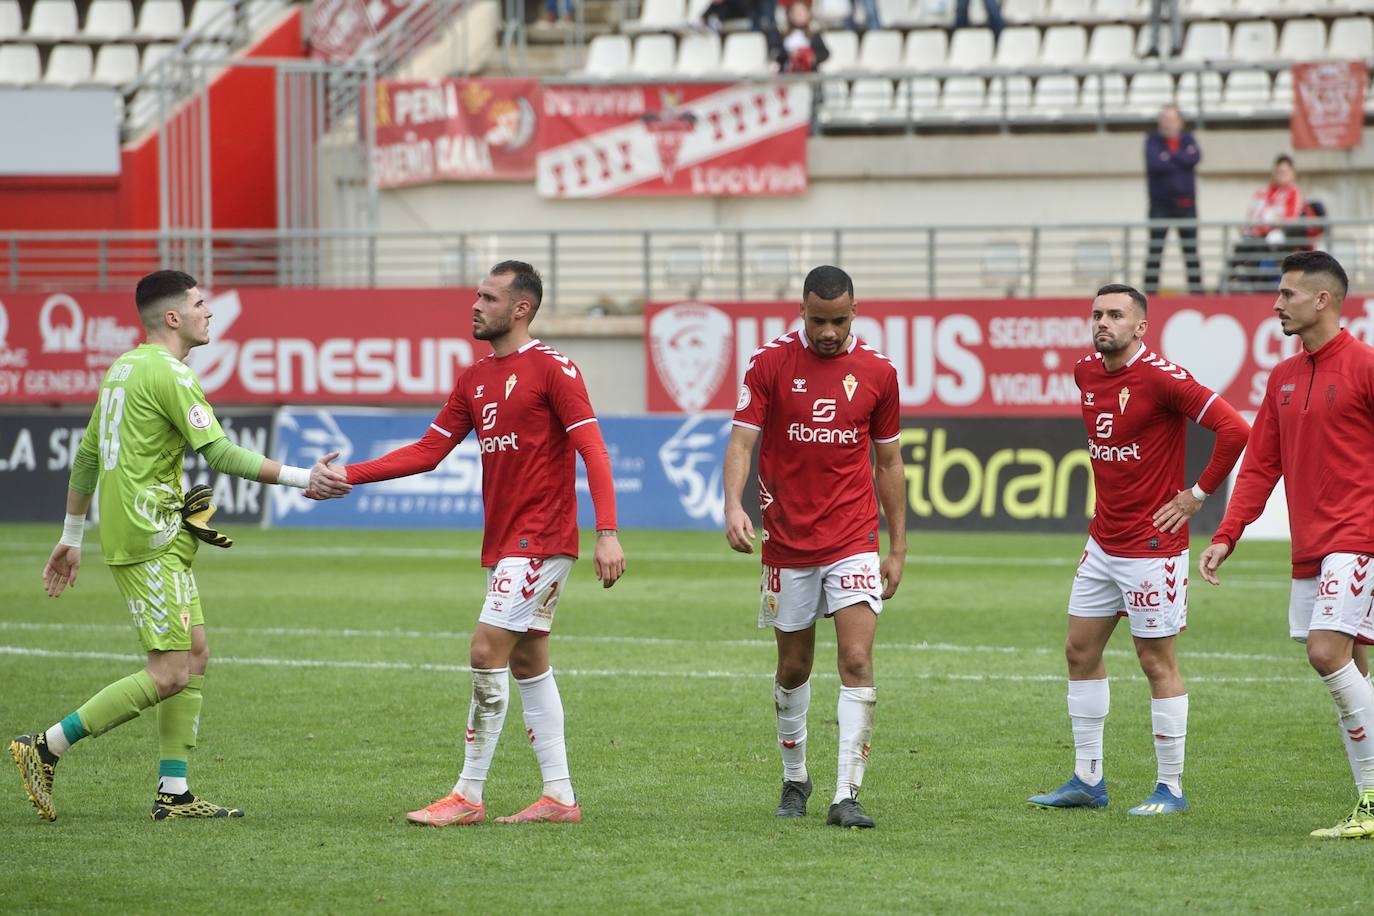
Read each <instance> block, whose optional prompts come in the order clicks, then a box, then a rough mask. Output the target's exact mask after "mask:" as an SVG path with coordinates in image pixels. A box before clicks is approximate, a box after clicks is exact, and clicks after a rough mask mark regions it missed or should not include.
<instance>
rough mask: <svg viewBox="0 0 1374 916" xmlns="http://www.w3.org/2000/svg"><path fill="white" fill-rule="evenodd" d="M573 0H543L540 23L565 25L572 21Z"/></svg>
mask: <svg viewBox="0 0 1374 916" xmlns="http://www.w3.org/2000/svg"><path fill="white" fill-rule="evenodd" d="M572 4H573V0H544V15H543V17H542V18H541V19H540V20H539V22H540V24H541V25H567V24H568V23H570V22H572Z"/></svg>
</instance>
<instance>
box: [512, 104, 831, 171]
mask: <svg viewBox="0 0 1374 916" xmlns="http://www.w3.org/2000/svg"><path fill="white" fill-rule="evenodd" d="M541 99H542V110H541V117H540V139H539V159H538V165H537V174H538V184H539V193H540V194H542V195H544V196H545V197H607V196H611V195H618V194H625V195H629V194H676V195H691V194H704V195H731V196H734V195H771V194H800V193H802V192H804V191H805V190H806V189H807V172H806V136H807V132H808V130H809V127H810V120H811V88H810V87H809V86H807V85H806V84H804V83H776V84H772V85H746V84H740V85H729V84H690V85H688V84H684V85H677V86H674V85H653V86H606V87H592V86H562V87H554V86H546V87H545V88H544V91H543V93H542V95H541Z"/></svg>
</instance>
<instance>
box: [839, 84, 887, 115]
mask: <svg viewBox="0 0 1374 916" xmlns="http://www.w3.org/2000/svg"><path fill="white" fill-rule="evenodd" d="M893 99H894V96H893V89H892V80H889V79H881V78H878V77H868V78H865V79H857V80H855V81H854V85H853V86H851V87H850V89H849V106H848V107H849V110H848V113H849V115H850V116H852V117H855V118H857V119H859V120H862V121H868V122H872V121H876V120H879V119H883V118H886V117H890V116H891V115H892V105H893Z"/></svg>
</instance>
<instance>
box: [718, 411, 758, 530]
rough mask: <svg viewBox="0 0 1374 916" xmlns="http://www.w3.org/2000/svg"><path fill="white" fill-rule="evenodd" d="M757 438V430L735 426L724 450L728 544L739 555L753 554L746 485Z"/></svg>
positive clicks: (751, 525) (751, 526) (751, 527)
mask: <svg viewBox="0 0 1374 916" xmlns="http://www.w3.org/2000/svg"><path fill="white" fill-rule="evenodd" d="M758 438H759V431H758V430H756V429H749V428H748V427H745V426H736V427H734V429H732V430H731V431H730V442H729V443H728V444H727V445H726V446H725V473H724V474H723V478H724V480H723V485H724V489H725V540H726V541H727V542H728V543H729V544H730V547H731V548H732V549H734V550H737V551H739V552H740V553H753V552H754V523H753V522H752V521H751V520H750V519H749V514H748V513H747V512H745V511H744V484H745V482H746V481H747V480H748V479H749V464H750V461H751V459H752V458H753V455H754V443H755V442H757V441H758Z"/></svg>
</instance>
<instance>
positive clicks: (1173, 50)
mask: <svg viewBox="0 0 1374 916" xmlns="http://www.w3.org/2000/svg"><path fill="white" fill-rule="evenodd" d="M1166 4H1167V5H1168V7H1169V43H1170V45H1171V47H1170V49H1169V56H1170V57H1178V56H1179V54H1181V53H1183V4H1182V3H1180V2H1179V0H1150V47H1149V49H1148V50H1146V52H1145V56H1146V57H1158V56H1159V27H1160V25H1161V23H1162V22H1163V20H1164V6H1165V5H1166Z"/></svg>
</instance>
